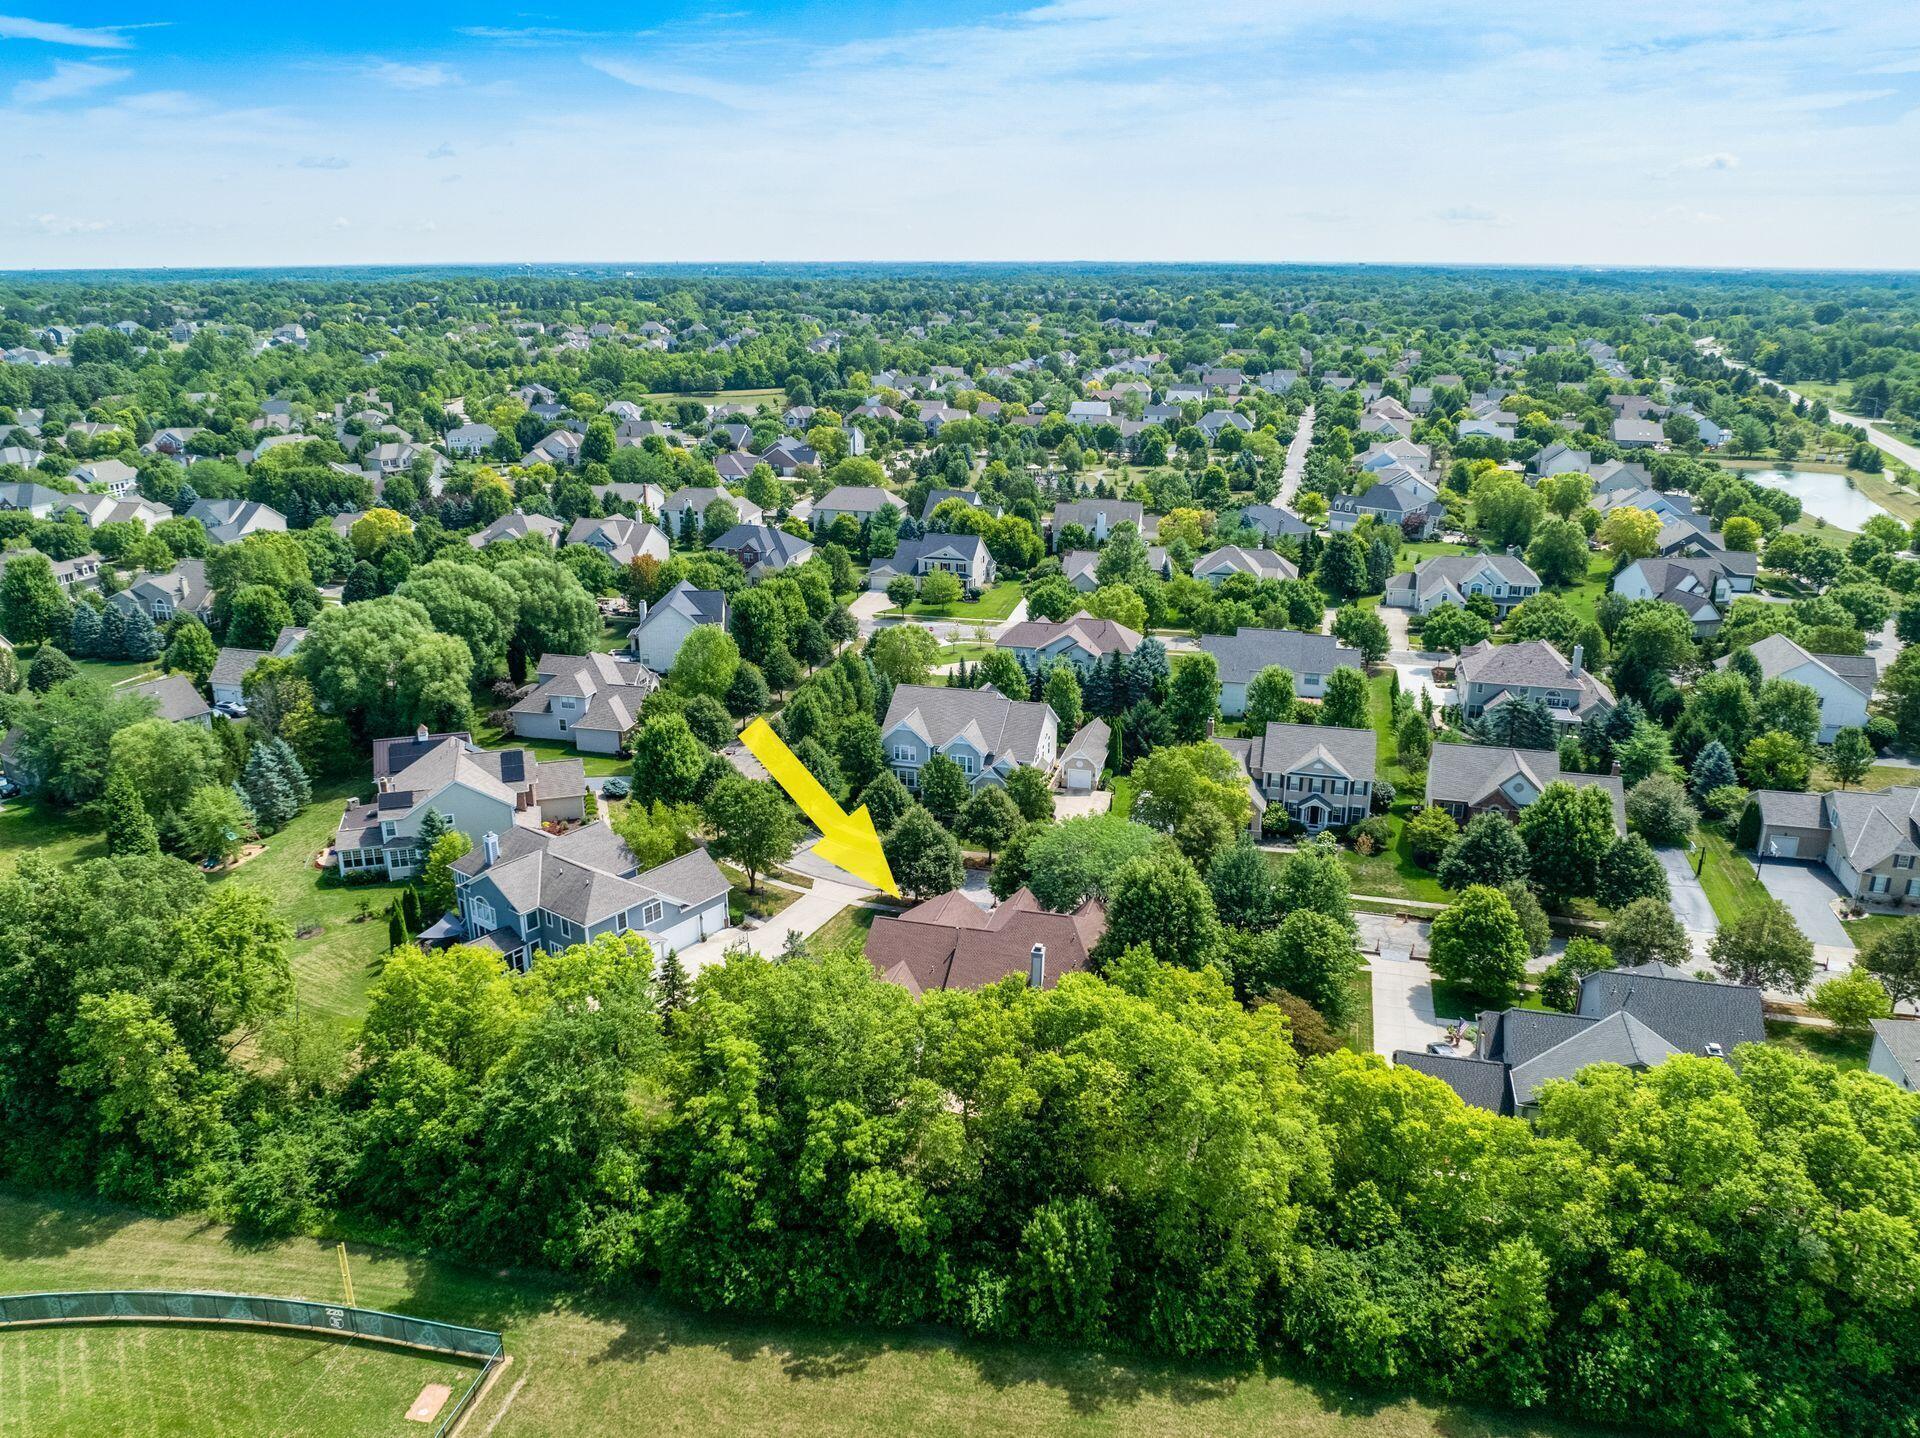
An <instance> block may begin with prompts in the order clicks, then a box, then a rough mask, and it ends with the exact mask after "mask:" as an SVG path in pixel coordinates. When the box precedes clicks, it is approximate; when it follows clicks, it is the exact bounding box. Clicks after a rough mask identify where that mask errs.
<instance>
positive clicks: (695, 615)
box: [633, 579, 727, 634]
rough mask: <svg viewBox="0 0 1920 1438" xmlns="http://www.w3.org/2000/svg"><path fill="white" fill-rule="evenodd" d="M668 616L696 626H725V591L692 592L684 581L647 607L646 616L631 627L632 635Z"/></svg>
mask: <svg viewBox="0 0 1920 1438" xmlns="http://www.w3.org/2000/svg"><path fill="white" fill-rule="evenodd" d="M668 614H676V615H678V616H680V617H681V618H682V619H687V620H691V621H692V622H693V623H695V624H720V625H724V624H725V623H726V622H727V592H726V591H725V590H724V589H695V588H694V587H693V581H692V580H690V579H683V580H681V581H680V582H679V583H678V584H676V585H674V586H673V588H671V589H669V590H668V591H667V592H666V593H665V594H663V595H661V596H660V597H659V598H658V599H656V600H655V601H654V602H653V603H652V605H650V606H649V607H648V609H647V612H646V614H645V616H644V617H643V618H642V619H641V620H640V622H639V623H638V624H636V625H634V626H633V632H634V633H635V634H638V633H641V632H642V631H643V630H645V629H646V627H647V626H648V625H649V624H653V623H656V622H657V621H658V620H660V619H661V617H662V616H664V615H668Z"/></svg>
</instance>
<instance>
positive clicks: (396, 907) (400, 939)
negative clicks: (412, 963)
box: [387, 899, 407, 949]
mask: <svg viewBox="0 0 1920 1438" xmlns="http://www.w3.org/2000/svg"><path fill="white" fill-rule="evenodd" d="M406 942H407V921H406V920H405V919H404V918H403V917H401V914H400V901H399V900H398V899H395V900H394V901H393V904H392V906H391V907H389V908H388V910H387V947H388V948H389V949H397V948H400V947H401V946H402V945H403V944H405V943H406Z"/></svg>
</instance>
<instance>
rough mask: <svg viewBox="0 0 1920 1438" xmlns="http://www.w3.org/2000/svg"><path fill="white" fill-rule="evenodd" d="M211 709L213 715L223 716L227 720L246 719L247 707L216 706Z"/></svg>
mask: <svg viewBox="0 0 1920 1438" xmlns="http://www.w3.org/2000/svg"><path fill="white" fill-rule="evenodd" d="M213 708H214V712H215V713H217V714H224V715H226V716H227V718H229V719H244V718H246V717H247V706H246V705H244V704H241V703H237V702H236V703H232V704H216V705H214V706H213Z"/></svg>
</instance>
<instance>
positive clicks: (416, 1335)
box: [0, 1289, 506, 1434]
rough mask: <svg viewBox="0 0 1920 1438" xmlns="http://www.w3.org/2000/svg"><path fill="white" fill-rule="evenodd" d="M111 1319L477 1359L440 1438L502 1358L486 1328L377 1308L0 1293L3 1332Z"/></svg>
mask: <svg viewBox="0 0 1920 1438" xmlns="http://www.w3.org/2000/svg"><path fill="white" fill-rule="evenodd" d="M115 1320H118V1321H132V1322H140V1321H143V1320H144V1321H149V1322H186V1323H238V1324H246V1325H250V1326H253V1327H261V1328H295V1329H302V1330H305V1331H308V1332H319V1333H336V1334H339V1335H341V1336H342V1337H347V1338H365V1339H368V1340H370V1341H372V1342H375V1343H391V1344H396V1345H399V1346H401V1347H405V1348H418V1349H426V1350H429V1351H432V1352H437V1353H451V1354H455V1355H458V1356H460V1357H463V1358H472V1359H476V1360H478V1361H479V1362H480V1363H481V1365H482V1366H481V1369H480V1371H479V1372H478V1373H477V1374H476V1375H475V1376H474V1380H473V1382H472V1383H470V1384H468V1385H467V1389H466V1391H465V1392H464V1393H462V1394H461V1395H460V1400H459V1402H457V1403H455V1404H454V1406H453V1408H452V1409H451V1410H450V1411H448V1412H447V1413H446V1414H445V1415H444V1416H443V1417H442V1419H441V1422H440V1426H439V1428H438V1430H437V1433H439V1434H444V1433H445V1432H447V1431H448V1429H450V1428H451V1427H452V1426H453V1424H454V1423H455V1422H457V1421H458V1420H459V1417H460V1415H461V1414H462V1413H463V1412H465V1411H466V1407H467V1404H468V1403H470V1402H471V1401H472V1399H473V1395H474V1394H475V1393H476V1392H477V1391H478V1390H479V1387H480V1384H481V1382H482V1381H483V1380H484V1379H485V1378H486V1376H487V1374H488V1373H489V1372H490V1371H491V1370H492V1368H493V1365H494V1364H496V1363H498V1362H499V1361H500V1360H501V1359H502V1358H503V1357H504V1356H505V1355H506V1348H505V1346H504V1345H503V1344H502V1342H501V1340H500V1335H499V1334H498V1333H494V1332H492V1331H491V1330H489V1329H484V1328H463V1327H461V1326H460V1325H459V1324H457V1323H438V1322H435V1321H434V1320H433V1319H430V1318H409V1317H407V1316H406V1315H405V1314H401V1313H383V1312H381V1311H380V1310H378V1309H374V1308H350V1307H348V1306H347V1305H346V1304H343V1303H314V1302H312V1301H310V1300H308V1299H304V1298H268V1297H265V1296H263V1295H261V1294H253V1293H206V1292H171V1291H160V1290H154V1289H118V1290H110V1291H104V1292H98V1293H9V1294H0V1328H7V1327H28V1326H32V1325H37V1324H48V1323H98V1322H109V1321H115Z"/></svg>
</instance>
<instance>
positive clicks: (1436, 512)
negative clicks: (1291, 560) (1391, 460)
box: [1327, 470, 1447, 539]
mask: <svg viewBox="0 0 1920 1438" xmlns="http://www.w3.org/2000/svg"><path fill="white" fill-rule="evenodd" d="M1382 474H1383V476H1388V475H1391V476H1393V477H1391V478H1386V477H1383V478H1382V479H1381V480H1379V481H1378V482H1376V483H1374V484H1372V485H1370V486H1368V488H1367V489H1365V490H1364V491H1362V492H1361V493H1359V494H1342V495H1336V496H1335V497H1334V500H1333V503H1332V504H1331V505H1330V506H1329V507H1328V510H1327V528H1328V529H1330V530H1332V531H1333V532H1334V533H1336V534H1339V533H1342V532H1344V531H1346V530H1349V529H1353V528H1355V527H1356V526H1358V525H1359V523H1360V521H1361V520H1363V519H1365V518H1367V517H1368V516H1369V515H1371V516H1372V517H1373V518H1375V519H1377V520H1379V521H1380V523H1382V524H1387V525H1391V526H1393V527H1394V528H1396V529H1398V530H1400V531H1401V532H1402V533H1404V534H1408V535H1411V536H1413V537H1415V538H1418V539H1430V538H1432V536H1433V533H1434V531H1435V530H1437V529H1438V528H1439V527H1440V524H1441V521H1443V520H1444V519H1445V518H1446V515H1447V510H1446V506H1445V505H1444V504H1442V503H1441V502H1440V495H1439V491H1438V490H1436V489H1435V488H1434V487H1433V486H1432V485H1430V484H1428V483H1427V482H1426V481H1425V480H1423V479H1421V478H1420V477H1419V476H1417V475H1415V474H1412V473H1411V472H1407V471H1400V472H1398V473H1397V474H1396V473H1395V471H1394V470H1386V471H1382Z"/></svg>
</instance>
